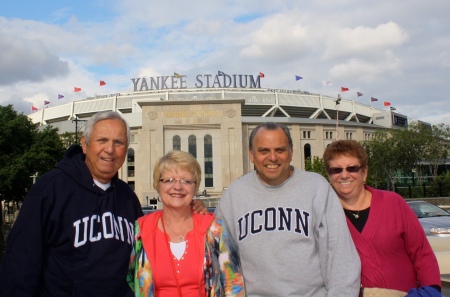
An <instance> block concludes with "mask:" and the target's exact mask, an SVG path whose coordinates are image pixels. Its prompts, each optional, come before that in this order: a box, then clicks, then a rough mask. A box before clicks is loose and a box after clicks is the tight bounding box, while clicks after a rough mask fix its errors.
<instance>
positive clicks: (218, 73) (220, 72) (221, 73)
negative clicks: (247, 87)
mask: <svg viewBox="0 0 450 297" xmlns="http://www.w3.org/2000/svg"><path fill="white" fill-rule="evenodd" d="M217 75H225V73H223V72H222V71H218V72H217Z"/></svg>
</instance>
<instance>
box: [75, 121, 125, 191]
mask: <svg viewBox="0 0 450 297" xmlns="http://www.w3.org/2000/svg"><path fill="white" fill-rule="evenodd" d="M81 145H82V147H83V152H84V153H85V154H86V165H87V166H88V168H89V171H90V172H91V174H92V177H93V178H94V179H96V180H98V181H99V182H101V183H109V182H110V181H111V179H112V178H113V177H114V175H115V174H116V173H117V171H118V170H119V168H120V167H121V166H122V164H123V162H124V161H125V157H126V155H127V128H126V126H125V124H124V123H123V122H122V121H120V120H117V119H108V120H102V121H99V122H97V123H96V124H95V125H94V128H93V129H92V133H91V136H90V140H89V145H88V144H86V140H85V139H84V138H82V139H81Z"/></svg>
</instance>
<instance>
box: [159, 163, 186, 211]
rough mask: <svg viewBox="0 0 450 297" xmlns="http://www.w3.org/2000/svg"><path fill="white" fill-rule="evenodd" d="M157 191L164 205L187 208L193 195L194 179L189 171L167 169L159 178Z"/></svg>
mask: <svg viewBox="0 0 450 297" xmlns="http://www.w3.org/2000/svg"><path fill="white" fill-rule="evenodd" d="M158 193H159V196H160V197H161V200H162V202H163V204H164V207H170V208H177V209H181V208H189V209H190V203H191V202H192V200H193V199H194V196H195V181H194V179H193V176H192V174H191V173H190V172H188V171H185V170H181V169H178V170H168V171H165V172H164V173H163V174H162V175H161V178H160V181H159V187H158Z"/></svg>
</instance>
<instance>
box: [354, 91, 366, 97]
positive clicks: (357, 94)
mask: <svg viewBox="0 0 450 297" xmlns="http://www.w3.org/2000/svg"><path fill="white" fill-rule="evenodd" d="M362 95H364V94H363V93H361V92H356V96H358V97H361V96H362Z"/></svg>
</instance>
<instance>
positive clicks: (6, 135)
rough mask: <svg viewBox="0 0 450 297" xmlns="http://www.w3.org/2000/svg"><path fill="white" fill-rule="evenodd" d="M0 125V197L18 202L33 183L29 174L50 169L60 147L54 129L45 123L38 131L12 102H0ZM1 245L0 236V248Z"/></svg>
mask: <svg viewBox="0 0 450 297" xmlns="http://www.w3.org/2000/svg"><path fill="white" fill-rule="evenodd" d="M0 127H2V129H0V200H2V201H3V200H4V201H14V202H15V203H16V204H18V203H19V202H20V201H22V200H23V198H24V197H25V195H26V194H27V192H28V190H29V189H30V188H31V186H32V184H33V179H32V178H31V176H33V175H34V174H35V173H36V172H38V173H39V175H42V174H44V173H45V172H47V171H50V170H51V169H53V168H54V167H55V164H56V162H57V161H58V160H60V159H61V158H62V156H63V153H64V149H63V146H62V142H61V140H60V137H59V135H58V130H57V129H54V128H52V127H47V128H45V129H43V130H42V131H39V129H38V127H37V125H35V124H33V123H32V122H31V120H30V119H29V118H28V117H27V116H26V115H24V114H23V113H20V114H18V113H17V112H16V111H15V110H14V109H13V107H12V105H8V106H0ZM2 221H3V220H0V228H2V226H1V225H2ZM3 247H4V242H3V236H0V251H3ZM0 256H2V254H0Z"/></svg>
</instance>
